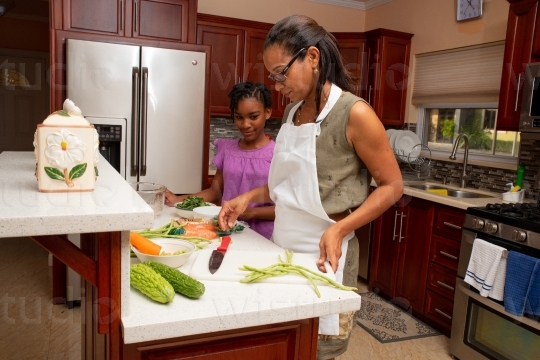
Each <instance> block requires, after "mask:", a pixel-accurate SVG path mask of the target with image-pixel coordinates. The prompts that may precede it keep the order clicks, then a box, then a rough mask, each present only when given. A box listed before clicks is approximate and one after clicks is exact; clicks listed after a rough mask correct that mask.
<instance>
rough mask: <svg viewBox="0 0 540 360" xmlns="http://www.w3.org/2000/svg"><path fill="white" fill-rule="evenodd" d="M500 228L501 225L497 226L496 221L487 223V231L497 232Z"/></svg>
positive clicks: (489, 232) (490, 232)
mask: <svg viewBox="0 0 540 360" xmlns="http://www.w3.org/2000/svg"><path fill="white" fill-rule="evenodd" d="M498 229H499V227H498V226H497V224H495V223H492V222H488V223H487V224H486V232H487V233H488V234H495V233H496V232H497V230H498Z"/></svg>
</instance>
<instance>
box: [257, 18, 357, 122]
mask: <svg viewBox="0 0 540 360" xmlns="http://www.w3.org/2000/svg"><path fill="white" fill-rule="evenodd" d="M272 45H277V46H279V47H281V48H282V49H283V50H284V51H285V52H286V53H287V54H288V55H291V56H292V55H294V54H296V53H297V52H298V51H300V49H302V48H306V49H307V48H308V47H310V46H315V47H316V48H317V49H318V50H319V53H320V61H319V66H320V68H319V73H320V75H319V78H318V79H317V85H316V90H315V105H316V109H317V111H318V109H319V107H320V105H321V92H322V89H323V86H324V84H325V82H326V81H327V80H328V81H330V82H332V83H333V84H336V85H337V86H339V87H340V88H341V89H343V90H346V91H349V92H352V91H353V86H352V83H353V79H352V77H351V74H350V73H349V71H347V69H346V68H345V65H344V64H343V59H342V57H341V53H340V51H339V44H338V42H337V40H336V38H335V37H334V35H332V34H331V33H329V32H328V31H326V30H325V29H324V28H323V27H322V26H320V25H319V24H318V23H317V22H316V21H315V20H313V19H312V18H310V17H307V16H304V15H291V16H288V17H286V18H284V19H282V20H280V21H278V22H277V23H276V24H275V25H274V26H273V27H272V29H270V32H268V35H266V40H265V42H264V50H266V49H267V48H268V47H270V46H272ZM306 53H307V51H303V52H302V54H300V56H299V60H303V59H304V58H305V57H306Z"/></svg>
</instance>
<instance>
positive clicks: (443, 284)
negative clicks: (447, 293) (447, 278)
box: [437, 280, 454, 291]
mask: <svg viewBox="0 0 540 360" xmlns="http://www.w3.org/2000/svg"><path fill="white" fill-rule="evenodd" d="M437 284H439V285H441V286H442V287H445V288H447V289H450V290H452V291H454V287H453V286H450V285H448V284H445V283H443V282H441V281H439V280H437Z"/></svg>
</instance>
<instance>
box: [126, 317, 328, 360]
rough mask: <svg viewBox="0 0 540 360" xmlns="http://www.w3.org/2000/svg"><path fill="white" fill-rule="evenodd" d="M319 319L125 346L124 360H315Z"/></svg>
mask: <svg viewBox="0 0 540 360" xmlns="http://www.w3.org/2000/svg"><path fill="white" fill-rule="evenodd" d="M318 328H319V321H318V318H314V319H305V320H297V321H291V322H287V323H279V324H272V325H265V326H259V327H254V328H246V329H238V330H230V331H224V332H218V333H209V334H202V335H194V336H189V337H184V338H175V339H167V340H160V341H150V342H145V343H136V344H127V345H124V348H123V358H124V359H126V360H128V359H129V360H142V359H152V360H170V359H197V360H205V359H208V360H210V359H212V360H220V359H222V360H229V359H257V360H273V359H283V360H293V359H315V358H316V353H317V336H318V335H317V334H318Z"/></svg>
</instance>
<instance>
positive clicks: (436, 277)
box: [428, 263, 456, 300]
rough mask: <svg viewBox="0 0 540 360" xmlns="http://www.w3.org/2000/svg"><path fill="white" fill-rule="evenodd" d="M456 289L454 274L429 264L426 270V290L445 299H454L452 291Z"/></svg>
mask: <svg viewBox="0 0 540 360" xmlns="http://www.w3.org/2000/svg"><path fill="white" fill-rule="evenodd" d="M455 288H456V272H455V271H452V270H449V269H447V268H444V267H442V266H439V265H437V264H434V263H431V264H429V270H428V289H430V290H433V291H435V292H437V293H438V294H440V295H443V296H445V297H447V298H448V299H449V300H453V299H454V290H455Z"/></svg>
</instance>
